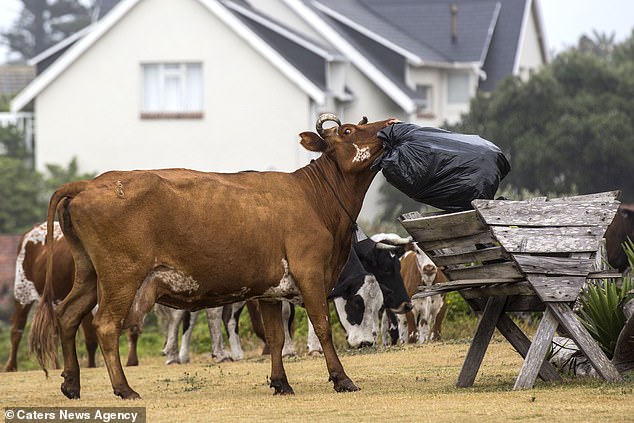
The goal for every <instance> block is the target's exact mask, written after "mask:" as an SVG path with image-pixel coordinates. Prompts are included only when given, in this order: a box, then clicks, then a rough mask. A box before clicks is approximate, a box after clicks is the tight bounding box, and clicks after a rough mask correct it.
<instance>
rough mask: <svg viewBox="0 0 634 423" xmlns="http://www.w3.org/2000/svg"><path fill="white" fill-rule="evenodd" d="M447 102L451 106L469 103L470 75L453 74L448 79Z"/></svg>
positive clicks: (462, 73) (463, 73)
mask: <svg viewBox="0 0 634 423" xmlns="http://www.w3.org/2000/svg"><path fill="white" fill-rule="evenodd" d="M447 102H448V103H449V104H455V103H468V102H469V74H468V73H466V72H460V73H458V72H452V73H450V74H449V76H448V77H447Z"/></svg>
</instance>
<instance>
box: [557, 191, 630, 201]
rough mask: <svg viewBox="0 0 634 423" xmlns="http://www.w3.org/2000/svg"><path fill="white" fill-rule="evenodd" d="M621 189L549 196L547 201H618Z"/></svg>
mask: <svg viewBox="0 0 634 423" xmlns="http://www.w3.org/2000/svg"><path fill="white" fill-rule="evenodd" d="M620 199H621V191H619V190H615V191H605V192H594V193H592V194H581V195H571V196H568V197H556V198H550V199H548V201H614V200H617V201H619V200H620Z"/></svg>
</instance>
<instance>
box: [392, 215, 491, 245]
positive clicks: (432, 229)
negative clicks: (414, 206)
mask: <svg viewBox="0 0 634 423" xmlns="http://www.w3.org/2000/svg"><path fill="white" fill-rule="evenodd" d="M401 225H403V227H404V228H405V229H406V230H407V232H409V233H410V234H411V235H412V236H414V233H416V234H417V235H416V236H414V239H416V240H417V241H419V242H424V241H429V240H438V239H450V238H456V237H463V236H468V235H473V234H476V233H479V232H483V231H488V230H489V228H488V227H487V225H485V224H484V222H482V220H480V218H479V217H478V215H477V214H476V212H475V210H468V211H464V212H458V213H449V214H441V215H437V216H428V217H421V218H419V219H406V220H402V221H401Z"/></svg>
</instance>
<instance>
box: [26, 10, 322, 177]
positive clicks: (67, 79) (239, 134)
mask: <svg viewBox="0 0 634 423" xmlns="http://www.w3.org/2000/svg"><path fill="white" fill-rule="evenodd" d="M162 61H165V62H179V61H183V62H186V61H190V62H191V61H194V62H198V61H200V62H202V63H203V73H204V87H205V88H204V89H205V97H204V104H205V113H204V118H203V119H198V120H141V119H140V118H139V112H140V97H141V63H142V62H162ZM289 105H292V107H290V106H289ZM36 112H37V116H38V117H37V120H36V125H37V127H36V130H37V134H38V142H37V153H36V160H37V167H38V168H39V169H42V168H43V167H44V164H45V163H57V164H67V163H68V162H69V161H70V160H71V158H72V157H73V156H77V157H78V161H79V165H80V167H81V171H98V172H101V171H105V170H111V169H143V168H164V167H185V168H193V169H197V170H203V171H212V170H213V171H238V170H245V169H254V170H270V169H275V170H294V169H296V168H297V167H299V166H300V165H303V164H304V163H306V162H307V160H308V157H309V155H308V153H307V152H305V150H303V148H302V147H301V146H300V145H299V136H298V134H299V132H301V131H303V130H306V129H310V128H312V127H313V126H314V117H313V116H311V115H310V100H309V98H308V97H307V95H306V94H305V93H304V92H303V91H302V90H301V89H300V88H299V87H298V86H296V85H295V84H293V83H292V82H290V81H289V80H288V79H287V78H286V77H285V76H284V75H282V73H281V72H280V71H279V70H278V69H277V68H275V67H274V66H273V65H272V64H271V63H270V62H269V61H268V60H267V59H265V58H264V57H263V56H262V55H260V54H259V53H258V52H256V51H255V50H254V48H253V47H251V46H250V45H248V44H247V43H246V42H245V41H244V40H243V39H242V38H240V37H239V36H238V35H236V34H235V33H234V32H233V31H232V30H230V29H229V28H228V27H227V26H226V24H225V23H224V22H222V21H221V20H220V19H218V18H217V17H216V16H215V15H214V14H213V13H212V12H210V11H209V10H208V9H206V8H205V7H204V6H202V5H201V4H200V3H199V2H198V1H196V0H181V1H178V2H174V1H172V0H145V1H142V2H140V3H139V4H138V5H137V6H135V7H134V8H133V9H132V10H131V11H130V12H129V13H128V15H126V16H125V17H124V18H123V19H122V20H121V21H119V23H118V24H117V25H115V26H114V27H113V28H112V29H111V30H110V31H109V32H108V33H107V34H105V35H104V36H103V37H102V38H101V39H100V40H99V41H97V42H96V43H95V44H94V45H93V46H92V48H90V49H88V50H87V51H86V52H85V53H84V55H83V56H82V57H80V58H79V59H78V60H77V61H76V62H75V63H73V64H72V65H71V66H70V67H69V68H67V70H66V71H65V72H63V73H62V75H61V76H60V77H59V78H58V79H57V80H55V81H54V82H53V83H52V84H51V85H50V86H49V87H47V88H46V89H45V90H44V91H43V92H42V93H41V94H40V95H39V96H38V98H37V100H36Z"/></svg>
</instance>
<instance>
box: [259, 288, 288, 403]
mask: <svg viewBox="0 0 634 423" xmlns="http://www.w3.org/2000/svg"><path fill="white" fill-rule="evenodd" d="M260 312H261V313H262V323H264V336H265V338H266V343H267V344H268V346H269V349H270V352H271V384H270V386H271V388H273V389H275V392H274V395H291V394H294V392H293V388H291V385H289V383H288V379H287V378H286V372H285V371H284V364H283V363H282V348H283V347H284V328H283V327H282V303H280V302H279V301H275V302H269V301H264V300H260Z"/></svg>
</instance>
